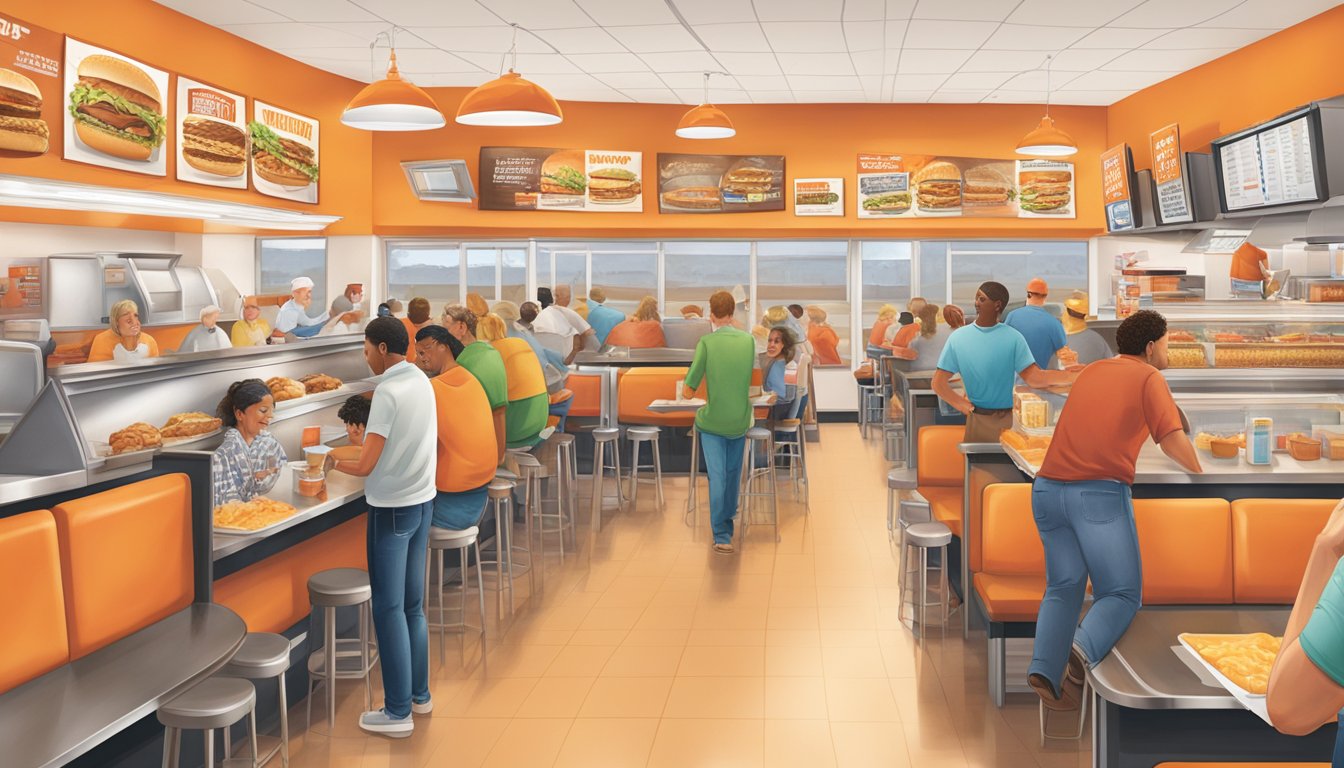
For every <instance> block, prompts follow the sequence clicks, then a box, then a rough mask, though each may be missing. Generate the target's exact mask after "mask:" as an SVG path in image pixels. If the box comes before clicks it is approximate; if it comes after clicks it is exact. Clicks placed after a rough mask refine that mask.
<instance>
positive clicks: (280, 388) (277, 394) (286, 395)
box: [266, 376, 308, 403]
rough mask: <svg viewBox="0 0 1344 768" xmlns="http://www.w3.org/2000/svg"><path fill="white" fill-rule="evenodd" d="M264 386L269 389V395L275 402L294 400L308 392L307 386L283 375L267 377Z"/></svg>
mask: <svg viewBox="0 0 1344 768" xmlns="http://www.w3.org/2000/svg"><path fill="white" fill-rule="evenodd" d="M266 387H267V388H268V389H270V390H271V396H272V397H274V398H275V402H277V403H280V402H284V401H285V400H294V399H296V398H300V397H303V396H304V395H306V394H308V390H307V388H306V387H304V385H303V384H302V383H301V382H298V381H295V380H294V379H287V378H285V377H284V376H275V377H272V378H269V379H267V380H266Z"/></svg>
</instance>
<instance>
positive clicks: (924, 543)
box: [901, 520, 952, 641]
mask: <svg viewBox="0 0 1344 768" xmlns="http://www.w3.org/2000/svg"><path fill="white" fill-rule="evenodd" d="M951 543H952V529H950V528H948V527H947V526H946V525H944V524H943V523H940V522H938V521H936V520H934V521H931V522H927V523H914V524H912V525H909V526H907V527H906V528H905V530H904V531H903V532H902V533H901V546H902V548H903V549H904V548H907V547H914V548H916V549H918V550H919V599H918V601H917V602H916V603H915V608H916V610H917V611H918V615H919V638H920V640H921V641H923V639H924V636H925V634H926V631H927V628H928V623H927V622H926V620H925V619H926V610H927V609H928V607H929V550H930V549H937V550H938V551H939V562H938V605H939V606H941V607H942V610H943V621H942V625H941V626H942V629H943V632H944V633H946V632H947V612H948V599H947V596H948V593H949V592H950V589H949V587H948V582H947V545H948V544H951Z"/></svg>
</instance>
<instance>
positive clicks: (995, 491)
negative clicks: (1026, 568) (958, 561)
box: [966, 483, 1041, 573]
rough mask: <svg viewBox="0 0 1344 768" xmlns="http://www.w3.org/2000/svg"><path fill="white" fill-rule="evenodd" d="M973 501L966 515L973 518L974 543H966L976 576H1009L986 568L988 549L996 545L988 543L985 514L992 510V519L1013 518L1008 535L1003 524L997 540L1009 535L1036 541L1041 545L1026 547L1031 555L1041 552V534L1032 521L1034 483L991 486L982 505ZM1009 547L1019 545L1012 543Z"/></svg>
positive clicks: (993, 484)
mask: <svg viewBox="0 0 1344 768" xmlns="http://www.w3.org/2000/svg"><path fill="white" fill-rule="evenodd" d="M970 501H971V503H970V504H967V505H966V506H967V507H970V509H968V510H966V514H967V515H969V516H970V523H971V525H970V530H971V536H970V540H969V541H967V542H966V555H967V557H966V559H967V560H968V561H969V563H970V569H971V571H972V572H976V573H978V572H980V571H986V570H988V571H992V572H995V573H1005V572H1006V571H1002V570H999V569H998V568H986V567H985V565H984V548H985V547H986V546H991V545H992V543H991V544H987V543H986V542H985V522H984V520H985V510H986V509H987V508H990V507H992V508H994V510H995V511H994V512H993V513H991V517H993V516H997V515H1001V514H1008V515H1010V516H1011V521H1009V522H1008V523H1007V528H1006V531H1005V529H1004V527H1003V524H1002V522H1001V523H1000V526H999V532H998V533H996V535H997V536H1002V535H1004V533H1005V532H1006V533H1007V534H1009V535H1010V536H1011V538H1013V539H1016V538H1017V537H1019V536H1024V537H1031V538H1035V539H1037V541H1035V542H1026V547H1027V548H1028V549H1029V550H1031V551H1040V550H1041V543H1040V541H1039V539H1040V534H1038V533H1037V530H1036V521H1035V520H1034V519H1033V518H1032V513H1031V483H991V484H989V485H987V486H985V489H984V491H983V492H982V493H981V495H980V503H979V504H976V503H975V499H974V498H972V499H971V500H970ZM998 510H1007V512H999V511H998ZM1008 546H1010V547H1011V546H1015V545H1014V544H1011V543H1009V544H1008ZM1003 549H1004V547H1000V548H999V550H1000V551H1003ZM1031 572H1032V573H1035V572H1037V569H1035V568H1033V569H1032V570H1031Z"/></svg>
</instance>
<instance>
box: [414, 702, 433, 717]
mask: <svg viewBox="0 0 1344 768" xmlns="http://www.w3.org/2000/svg"><path fill="white" fill-rule="evenodd" d="M433 711H434V699H433V698H429V699H425V703H423V704H421V703H420V702H418V701H416V700H415V699H411V714H413V715H428V714H429V713H430V712H433Z"/></svg>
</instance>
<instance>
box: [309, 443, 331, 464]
mask: <svg viewBox="0 0 1344 768" xmlns="http://www.w3.org/2000/svg"><path fill="white" fill-rule="evenodd" d="M328 453H331V448H330V447H328V446H325V445H310V446H308V447H307V448H304V449H303V457H304V458H305V459H307V460H308V466H310V467H320V466H322V464H323V463H324V462H326V460H327V454H328Z"/></svg>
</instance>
